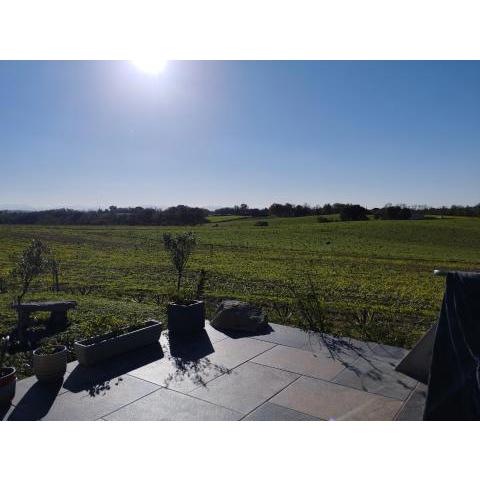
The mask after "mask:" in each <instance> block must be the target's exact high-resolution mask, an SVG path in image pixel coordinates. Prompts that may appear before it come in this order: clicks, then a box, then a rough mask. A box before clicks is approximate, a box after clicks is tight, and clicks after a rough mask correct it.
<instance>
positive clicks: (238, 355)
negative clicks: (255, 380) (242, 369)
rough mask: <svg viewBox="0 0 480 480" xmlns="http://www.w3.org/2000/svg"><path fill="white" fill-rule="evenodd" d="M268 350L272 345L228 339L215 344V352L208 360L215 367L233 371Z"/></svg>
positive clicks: (249, 340) (256, 341) (244, 339)
mask: <svg viewBox="0 0 480 480" xmlns="http://www.w3.org/2000/svg"><path fill="white" fill-rule="evenodd" d="M270 348H273V345H271V344H269V343H267V342H262V341H260V340H255V339H253V338H238V339H233V338H229V339H227V340H224V341H222V342H218V343H216V344H215V351H214V352H213V353H212V354H211V355H208V358H209V360H210V361H211V362H212V363H214V364H216V365H219V366H222V367H224V368H228V369H233V368H235V367H237V366H238V365H240V364H242V363H244V362H246V361H247V360H251V359H252V358H254V357H256V356H257V355H260V354H261V353H263V352H265V351H267V350H269V349H270Z"/></svg>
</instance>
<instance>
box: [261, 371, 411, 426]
mask: <svg viewBox="0 0 480 480" xmlns="http://www.w3.org/2000/svg"><path fill="white" fill-rule="evenodd" d="M270 402H272V403H275V404H277V405H281V406H283V407H287V408H291V409H293V410H297V411H299V412H303V413H306V414H307V415H312V416H315V417H320V418H322V419H325V420H392V419H393V418H394V416H395V414H396V413H397V412H398V410H399V409H400V407H401V405H402V402H400V401H399V400H393V399H390V398H386V397H382V396H380V395H374V394H371V393H366V392H361V391H359V390H354V389H352V388H348V387H344V386H342V385H336V384H334V383H330V382H326V381H323V380H316V379H314V378H308V377H301V378H299V379H298V380H296V381H295V382H294V383H292V384H291V385H289V386H288V387H287V388H286V389H285V390H283V391H281V392H280V393H279V394H278V395H276V396H275V397H273V398H272V399H270Z"/></svg>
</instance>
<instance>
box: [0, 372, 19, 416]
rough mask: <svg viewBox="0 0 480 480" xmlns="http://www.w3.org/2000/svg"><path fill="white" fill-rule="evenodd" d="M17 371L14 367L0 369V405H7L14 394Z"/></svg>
mask: <svg viewBox="0 0 480 480" xmlns="http://www.w3.org/2000/svg"><path fill="white" fill-rule="evenodd" d="M16 374H17V371H16V370H15V368H14V367H4V368H2V369H0V407H7V406H8V405H10V403H11V402H12V400H13V397H14V396H15V387H16V385H17V375H16Z"/></svg>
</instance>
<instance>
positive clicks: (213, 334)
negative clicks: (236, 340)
mask: <svg viewBox="0 0 480 480" xmlns="http://www.w3.org/2000/svg"><path fill="white" fill-rule="evenodd" d="M205 331H206V332H207V335H208V337H209V338H210V340H211V342H212V343H217V342H221V341H222V340H226V339H227V338H229V337H228V336H227V335H225V334H224V333H222V332H220V330H217V329H215V328H213V327H212V326H210V322H208V321H207V322H205Z"/></svg>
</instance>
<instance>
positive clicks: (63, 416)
mask: <svg viewBox="0 0 480 480" xmlns="http://www.w3.org/2000/svg"><path fill="white" fill-rule="evenodd" d="M158 388H160V387H158V386H157V385H154V384H151V383H148V382H144V381H143V380H139V379H137V378H134V377H130V376H129V375H125V376H123V377H120V378H117V379H112V380H110V381H109V382H108V384H106V385H105V386H104V389H102V390H99V391H98V393H95V392H91V393H89V392H87V391H79V392H77V393H73V392H66V393H64V394H63V395H60V396H58V397H56V398H54V399H52V402H51V404H50V405H48V408H46V407H47V406H42V407H41V409H40V407H39V405H38V404H37V403H35V402H33V403H23V404H21V405H18V406H17V407H16V408H14V409H13V411H12V412H11V413H10V415H9V417H8V420H40V419H43V420H97V419H98V418H100V417H102V416H104V415H107V414H108V413H110V412H113V411H114V410H116V409H118V408H120V407H122V406H124V405H126V404H128V403H130V402H133V401H134V400H138V399H139V398H141V397H143V396H144V395H148V394H149V393H151V392H153V391H154V390H156V389H158Z"/></svg>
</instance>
